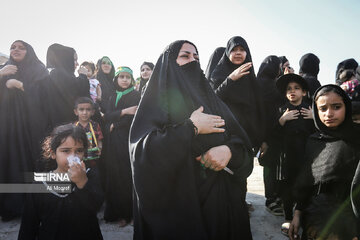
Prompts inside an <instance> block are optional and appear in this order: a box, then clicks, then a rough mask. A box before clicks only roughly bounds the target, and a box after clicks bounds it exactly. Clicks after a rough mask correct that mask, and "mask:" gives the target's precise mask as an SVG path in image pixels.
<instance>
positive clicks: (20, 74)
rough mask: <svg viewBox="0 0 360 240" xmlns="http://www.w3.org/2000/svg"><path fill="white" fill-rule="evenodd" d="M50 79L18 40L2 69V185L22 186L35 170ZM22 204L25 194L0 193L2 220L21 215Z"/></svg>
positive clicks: (33, 54) (32, 52)
mask: <svg viewBox="0 0 360 240" xmlns="http://www.w3.org/2000/svg"><path fill="white" fill-rule="evenodd" d="M47 80H48V72H47V70H46V68H45V66H44V64H43V63H42V62H41V61H40V60H39V59H38V58H37V56H36V54H35V52H34V49H33V48H32V47H31V46H30V45H29V44H28V43H26V42H24V41H21V40H17V41H15V42H14V43H13V44H12V45H11V48H10V59H9V61H8V62H7V63H6V64H5V66H4V67H3V68H2V69H0V146H1V151H0V183H23V182H24V172H31V171H33V170H34V167H35V160H36V159H37V158H38V157H39V156H40V142H41V140H42V137H44V136H45V129H44V126H46V118H45V114H44V112H43V109H44V105H43V104H42V101H43V99H44V98H43V93H44V90H43V84H44V83H45V82H46V81H47ZM22 202H23V195H22V194H4V193H3V194H0V215H1V216H2V219H3V220H4V221H5V220H10V219H12V218H13V217H17V216H20V213H21V207H22Z"/></svg>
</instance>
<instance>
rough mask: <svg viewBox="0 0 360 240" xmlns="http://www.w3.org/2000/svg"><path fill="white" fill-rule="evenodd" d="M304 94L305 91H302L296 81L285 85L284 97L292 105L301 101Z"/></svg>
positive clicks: (296, 104)
mask: <svg viewBox="0 0 360 240" xmlns="http://www.w3.org/2000/svg"><path fill="white" fill-rule="evenodd" d="M305 96H306V91H304V90H303V89H302V87H301V85H300V84H299V83H297V82H289V84H288V85H287V87H286V98H287V99H288V100H289V102H290V103H291V104H292V105H294V106H298V105H300V104H301V102H302V98H303V97H305Z"/></svg>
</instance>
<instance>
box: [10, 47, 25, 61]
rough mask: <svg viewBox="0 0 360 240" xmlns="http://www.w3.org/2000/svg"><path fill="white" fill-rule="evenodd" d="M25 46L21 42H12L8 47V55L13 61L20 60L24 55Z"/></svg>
mask: <svg viewBox="0 0 360 240" xmlns="http://www.w3.org/2000/svg"><path fill="white" fill-rule="evenodd" d="M26 52H27V50H26V47H25V46H24V44H22V42H14V43H13V44H12V45H11V47H10V56H11V58H12V59H14V61H15V62H21V61H22V60H24V58H25V56H26Z"/></svg>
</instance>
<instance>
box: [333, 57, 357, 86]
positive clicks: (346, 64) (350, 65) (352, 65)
mask: <svg viewBox="0 0 360 240" xmlns="http://www.w3.org/2000/svg"><path fill="white" fill-rule="evenodd" d="M358 66H359V64H358V63H357V61H356V60H355V59H353V58H349V59H346V60H344V61H342V62H340V63H339V64H338V65H337V68H336V74H335V77H336V84H338V85H341V84H342V80H341V79H340V75H341V73H342V72H343V71H345V70H351V71H352V72H353V73H354V75H355V72H356V68H357V67H358Z"/></svg>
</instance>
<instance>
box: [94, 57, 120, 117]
mask: <svg viewBox="0 0 360 240" xmlns="http://www.w3.org/2000/svg"><path fill="white" fill-rule="evenodd" d="M103 62H106V63H108V64H110V65H111V70H110V72H109V73H108V74H106V73H104V71H103V70H102V68H101V65H102V64H103ZM96 69H97V73H96V79H97V80H98V81H99V83H100V85H101V103H100V107H101V112H103V113H106V111H107V109H106V108H107V106H108V102H109V99H110V97H111V96H112V95H114V94H115V87H114V84H113V79H114V76H115V67H114V64H113V63H112V62H111V60H110V59H109V58H108V57H106V56H104V57H102V58H100V59H99V60H98V62H97V64H96Z"/></svg>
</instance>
